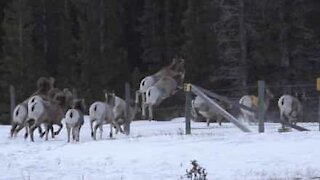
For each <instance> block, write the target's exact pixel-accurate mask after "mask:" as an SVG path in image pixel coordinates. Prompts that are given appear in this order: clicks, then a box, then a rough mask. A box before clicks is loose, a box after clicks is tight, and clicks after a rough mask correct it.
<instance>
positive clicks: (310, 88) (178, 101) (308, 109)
mask: <svg viewBox="0 0 320 180" xmlns="http://www.w3.org/2000/svg"><path fill="white" fill-rule="evenodd" d="M267 88H269V89H270V91H271V92H272V93H273V94H274V99H272V100H271V103H270V106H269V109H268V110H267V112H266V116H267V119H278V118H279V108H278V99H279V97H280V96H281V95H283V94H291V95H295V93H305V95H306V97H305V98H304V99H303V101H302V104H303V110H304V121H306V122H315V121H317V120H318V106H319V96H320V93H319V92H318V91H317V90H316V84H315V83H314V84H303V83H302V84H287V85H268V84H267ZM208 89H209V90H211V91H212V92H215V93H217V94H220V95H223V96H225V97H227V98H228V99H230V100H231V101H233V102H238V101H239V100H240V98H241V97H242V95H235V94H239V92H241V91H243V90H246V91H247V92H249V93H248V94H252V95H257V94H258V87H257V85H252V86H247V87H245V88H208ZM135 91H136V90H135V89H131V91H130V92H131V102H132V103H133V102H134V98H135ZM9 98H10V97H8V99H7V100H4V101H2V102H3V103H2V104H0V107H2V108H1V110H0V118H1V119H0V122H2V123H10V103H8V102H10V100H9ZM184 103H185V93H184V92H183V91H182V90H180V91H178V92H177V93H176V94H175V95H173V96H172V97H170V98H167V99H165V100H163V102H162V103H161V104H160V105H159V106H158V107H155V108H154V117H155V119H158V120H170V119H172V118H175V117H181V116H184V113H185V112H184V111H185V104H184ZM87 106H89V105H87ZM229 111H230V113H232V114H233V115H234V116H236V117H238V115H239V113H240V111H239V109H236V108H233V109H230V110H229ZM135 119H142V118H141V113H138V114H137V116H136V118H135Z"/></svg>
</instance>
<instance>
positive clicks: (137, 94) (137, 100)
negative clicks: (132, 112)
mask: <svg viewBox="0 0 320 180" xmlns="http://www.w3.org/2000/svg"><path fill="white" fill-rule="evenodd" d="M140 94H141V93H140V91H139V90H138V91H136V103H137V104H138V103H139V96H140Z"/></svg>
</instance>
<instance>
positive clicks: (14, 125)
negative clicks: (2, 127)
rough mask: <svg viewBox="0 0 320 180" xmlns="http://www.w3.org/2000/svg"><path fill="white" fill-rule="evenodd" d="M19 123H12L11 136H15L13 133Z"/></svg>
mask: <svg viewBox="0 0 320 180" xmlns="http://www.w3.org/2000/svg"><path fill="white" fill-rule="evenodd" d="M17 126H18V124H17V123H12V126H11V130H10V136H11V137H13V134H14V133H15V130H16V128H17Z"/></svg>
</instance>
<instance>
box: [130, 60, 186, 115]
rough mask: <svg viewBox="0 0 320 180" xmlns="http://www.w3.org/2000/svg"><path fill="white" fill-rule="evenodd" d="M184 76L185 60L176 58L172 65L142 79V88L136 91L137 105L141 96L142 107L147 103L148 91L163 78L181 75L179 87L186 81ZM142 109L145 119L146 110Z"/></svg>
mask: <svg viewBox="0 0 320 180" xmlns="http://www.w3.org/2000/svg"><path fill="white" fill-rule="evenodd" d="M184 74H185V69H184V59H176V58H174V59H173V60H172V62H171V64H170V65H168V66H166V67H164V68H162V69H161V70H159V71H158V72H157V73H155V74H153V75H150V76H147V77H145V78H143V79H142V81H141V83H140V88H139V90H138V91H136V104H138V103H139V96H140V95H141V97H142V106H143V104H144V103H145V102H146V92H147V89H148V88H150V87H151V86H153V85H154V84H155V83H156V82H158V81H159V80H160V79H161V78H162V77H165V76H169V77H174V76H177V75H180V76H181V77H182V79H181V80H182V81H181V82H178V84H179V85H181V83H182V82H183V79H184ZM141 108H142V116H143V117H145V116H146V113H145V108H143V107H141Z"/></svg>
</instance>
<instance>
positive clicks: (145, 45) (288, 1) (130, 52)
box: [0, 0, 320, 120]
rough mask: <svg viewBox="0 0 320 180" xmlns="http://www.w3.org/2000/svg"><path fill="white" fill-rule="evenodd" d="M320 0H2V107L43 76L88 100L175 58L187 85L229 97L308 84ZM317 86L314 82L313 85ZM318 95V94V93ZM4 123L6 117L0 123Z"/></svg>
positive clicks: (135, 82) (316, 62)
mask: <svg viewBox="0 0 320 180" xmlns="http://www.w3.org/2000/svg"><path fill="white" fill-rule="evenodd" d="M319 9H320V1H319V0H152V1H151V0H149V1H148V0H1V1H0V23H1V26H0V37H1V39H0V47H1V48H0V87H1V88H0V90H1V95H0V98H1V102H0V109H1V112H2V113H3V112H9V85H10V84H12V85H14V87H15V89H16V96H17V101H18V102H20V101H22V100H23V99H25V98H27V97H28V95H30V94H31V93H32V92H33V91H34V90H35V87H36V80H37V79H38V78H39V77H40V76H53V77H55V79H56V86H57V87H68V88H76V89H77V91H78V94H79V96H81V97H85V98H86V100H87V102H88V103H90V102H92V101H93V100H97V99H102V98H103V94H102V90H103V89H108V90H115V91H116V92H117V94H119V95H120V96H122V95H123V93H124V83H125V82H126V81H128V82H130V83H131V85H132V87H133V89H137V88H138V86H139V81H140V80H141V78H142V77H144V76H146V75H149V74H151V73H154V72H156V71H157V70H158V69H160V67H161V66H163V65H165V64H168V63H169V62H170V61H171V59H172V58H173V57H176V56H179V57H183V58H184V59H185V60H186V79H185V81H186V82H192V83H195V84H198V85H200V86H203V87H206V88H209V89H225V88H227V89H228V88H232V89H235V90H233V91H226V92H224V94H225V95H228V96H230V97H231V96H232V97H239V96H240V95H241V94H244V93H256V88H255V89H248V88H247V87H250V86H255V85H256V83H257V80H259V79H263V80H265V81H266V82H267V84H268V85H276V86H281V87H284V88H281V89H280V90H276V91H278V93H280V92H285V91H288V88H285V87H287V86H285V85H294V84H314V83H315V78H316V77H317V76H318V75H319V72H320V59H319V56H320V49H319V40H320V24H319V22H320V11H319ZM312 88H313V90H314V87H312ZM314 91H315V90H314ZM2 120H3V119H2Z"/></svg>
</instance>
